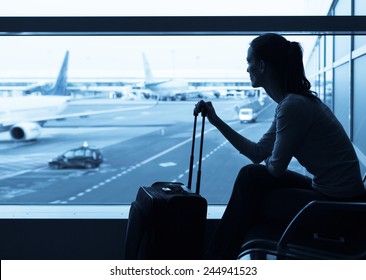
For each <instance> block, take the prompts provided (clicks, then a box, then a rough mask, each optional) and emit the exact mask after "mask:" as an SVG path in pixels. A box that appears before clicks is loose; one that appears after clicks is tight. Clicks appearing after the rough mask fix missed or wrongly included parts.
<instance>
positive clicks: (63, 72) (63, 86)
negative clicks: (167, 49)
mask: <svg viewBox="0 0 366 280" xmlns="http://www.w3.org/2000/svg"><path fill="white" fill-rule="evenodd" d="M68 64H69V51H66V54H65V58H64V61H63V63H62V66H61V69H60V72H59V74H58V76H57V80H56V83H55V84H54V86H53V87H52V88H51V89H50V90H48V91H47V92H46V93H45V94H44V95H69V93H68V92H67V69H68Z"/></svg>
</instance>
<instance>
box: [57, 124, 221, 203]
mask: <svg viewBox="0 0 366 280" xmlns="http://www.w3.org/2000/svg"><path fill="white" fill-rule="evenodd" d="M216 129H217V128H215V127H212V128H210V129H208V130H207V131H206V130H205V134H207V133H209V132H211V131H213V130H216ZM200 136H201V135H200V134H199V135H196V137H195V138H198V137H200ZM191 141H192V138H188V139H186V140H184V141H182V142H180V143H178V144H176V145H174V146H172V147H170V148H168V149H166V150H164V151H162V152H160V153H157V154H156V155H153V156H151V157H149V158H147V159H145V160H143V161H141V162H140V163H138V164H136V165H132V166H130V167H129V168H128V169H127V170H123V171H121V172H120V173H118V174H115V175H113V176H112V177H110V178H108V179H106V180H104V181H102V182H100V183H99V184H96V185H94V186H91V187H89V188H87V189H85V191H82V192H79V193H77V194H76V195H73V196H71V197H69V198H68V199H66V200H55V201H52V202H51V203H52V204H67V203H69V202H73V201H75V200H76V199H78V198H80V197H82V196H84V195H85V194H89V193H91V192H92V191H94V190H97V189H99V188H100V187H102V186H105V185H106V184H108V183H110V182H112V181H114V180H116V179H117V178H119V177H121V176H122V175H126V174H128V173H130V172H131V171H133V170H135V169H136V168H139V167H141V166H143V165H145V164H147V163H149V162H151V161H153V160H155V159H157V158H159V157H161V156H163V155H165V154H167V153H170V152H171V151H174V150H176V149H178V148H179V147H181V146H183V145H185V144H187V143H189V142H191Z"/></svg>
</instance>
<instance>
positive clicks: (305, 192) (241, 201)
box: [206, 164, 332, 259]
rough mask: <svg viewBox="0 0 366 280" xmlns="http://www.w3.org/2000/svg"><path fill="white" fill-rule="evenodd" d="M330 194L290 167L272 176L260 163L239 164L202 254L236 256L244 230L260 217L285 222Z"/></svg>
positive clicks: (245, 231) (220, 257)
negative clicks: (310, 204) (239, 166)
mask: <svg viewBox="0 0 366 280" xmlns="http://www.w3.org/2000/svg"><path fill="white" fill-rule="evenodd" d="M315 199H322V200H331V199H332V198H331V197H327V196H325V195H322V194H320V193H319V192H317V191H315V190H313V189H312V186H311V179H310V178H309V177H307V176H304V175H301V174H298V173H296V172H292V171H286V173H285V174H284V175H282V176H281V177H274V176H272V175H271V174H270V173H269V172H268V171H267V168H266V167H265V166H264V165H259V164H250V165H247V166H245V167H243V168H242V169H241V170H240V171H239V174H238V176H237V178H236V181H235V184H234V188H233V192H232V194H231V198H230V200H229V203H228V205H227V208H226V210H225V212H224V215H223V217H222V219H221V221H220V223H219V225H218V228H217V230H216V232H215V233H214V236H213V239H212V242H211V244H210V247H209V250H208V253H207V255H206V258H208V259H210V258H214V259H236V257H237V256H238V253H239V250H240V247H241V245H242V242H243V238H244V236H245V234H246V233H247V232H248V231H249V230H250V229H251V228H252V227H253V226H254V225H255V224H256V223H258V222H259V221H260V220H263V219H271V220H276V221H277V222H278V224H276V226H278V225H279V224H280V225H283V230H285V227H286V225H288V223H289V222H290V221H291V220H292V218H294V216H295V215H296V214H297V212H298V211H299V210H300V209H301V208H303V207H304V206H305V205H306V204H307V203H309V202H310V201H312V200H315Z"/></svg>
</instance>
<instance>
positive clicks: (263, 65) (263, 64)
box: [259, 59, 266, 74]
mask: <svg viewBox="0 0 366 280" xmlns="http://www.w3.org/2000/svg"><path fill="white" fill-rule="evenodd" d="M265 66H266V64H265V62H264V61H263V60H262V59H261V60H259V71H260V72H261V74H263V73H264V69H265Z"/></svg>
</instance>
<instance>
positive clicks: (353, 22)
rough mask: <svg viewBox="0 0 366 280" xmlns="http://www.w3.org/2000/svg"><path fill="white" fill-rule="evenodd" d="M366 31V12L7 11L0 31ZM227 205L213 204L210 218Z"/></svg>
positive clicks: (43, 209) (73, 212) (108, 210)
mask: <svg viewBox="0 0 366 280" xmlns="http://www.w3.org/2000/svg"><path fill="white" fill-rule="evenodd" d="M265 32H281V33H282V34H296V35H309V34H311V35H317V34H318V35H324V34H328V35H366V16H243V17H241V16H233V17H228V16H205V17H199V16H194V17H190V16H181V17H1V18H0V36H34V35H36V36H39V35H47V36H49V35H54V36H61V35H78V36H82V35H99V36H103V35H116V36H123V35H136V36H138V35H156V36H169V35H182V36H184V35H198V36H204V35H223V36H225V35H254V34H260V33H265ZM129 208H130V206H129V205H118V206H117V205H93V206H90V205H0V218H11V219H13V218H94V219H98V218H116V217H117V218H122V219H127V217H128V212H129ZM224 209H225V205H221V206H218V205H209V208H208V218H209V219H218V218H220V217H221V215H222V213H223V211H224Z"/></svg>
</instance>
